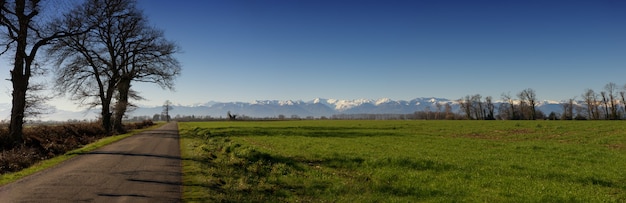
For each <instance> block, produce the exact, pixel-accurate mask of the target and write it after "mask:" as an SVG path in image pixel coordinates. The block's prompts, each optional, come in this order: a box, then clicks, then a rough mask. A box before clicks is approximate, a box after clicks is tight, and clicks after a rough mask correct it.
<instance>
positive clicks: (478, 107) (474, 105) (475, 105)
mask: <svg viewBox="0 0 626 203" xmlns="http://www.w3.org/2000/svg"><path fill="white" fill-rule="evenodd" d="M470 102H471V110H472V112H473V113H474V118H475V119H478V120H484V119H485V110H484V108H483V102H482V96H481V95H480V94H475V95H472V96H471V98H470Z"/></svg>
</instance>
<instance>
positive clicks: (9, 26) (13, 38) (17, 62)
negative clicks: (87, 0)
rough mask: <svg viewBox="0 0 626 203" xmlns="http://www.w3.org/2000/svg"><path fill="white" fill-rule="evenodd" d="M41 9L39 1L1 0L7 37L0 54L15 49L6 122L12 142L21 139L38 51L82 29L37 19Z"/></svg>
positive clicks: (0, 23) (0, 18)
mask: <svg viewBox="0 0 626 203" xmlns="http://www.w3.org/2000/svg"><path fill="white" fill-rule="evenodd" d="M40 11H41V8H40V1H39V0H13V1H10V0H9V1H7V0H0V26H1V27H3V28H5V30H4V33H3V34H4V37H6V46H5V48H6V49H5V50H4V51H3V52H2V53H5V52H6V51H8V50H9V49H12V50H14V51H15V55H14V56H13V57H14V58H13V69H12V70H11V71H10V73H11V83H12V86H13V92H12V93H11V96H12V108H11V121H10V124H9V137H10V139H11V140H13V141H14V142H17V141H20V140H21V139H23V134H22V129H23V126H22V125H23V124H24V116H25V111H26V108H27V97H28V96H27V91H28V90H29V80H30V78H31V76H32V74H33V65H34V64H35V63H34V61H35V56H36V55H37V52H38V51H39V49H40V48H41V47H43V46H45V45H48V44H50V43H51V42H53V41H54V40H56V39H60V38H63V37H67V36H71V35H74V34H77V33H81V32H84V31H82V29H83V27H82V26H75V27H74V28H75V29H70V30H68V29H64V28H65V27H63V26H58V23H59V21H58V20H55V19H45V18H38V17H39V16H40V14H41V13H40ZM74 20H75V19H70V21H74Z"/></svg>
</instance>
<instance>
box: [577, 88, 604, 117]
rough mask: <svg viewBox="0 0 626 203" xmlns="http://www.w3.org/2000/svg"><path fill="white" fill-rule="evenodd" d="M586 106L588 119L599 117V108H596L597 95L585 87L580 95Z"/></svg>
mask: <svg viewBox="0 0 626 203" xmlns="http://www.w3.org/2000/svg"><path fill="white" fill-rule="evenodd" d="M581 96H582V97H583V100H584V102H585V105H586V106H587V114H588V115H587V116H588V118H589V119H590V120H597V119H600V116H599V109H598V95H597V94H596V93H595V92H594V91H593V90H592V89H587V90H585V92H584V93H583V94H582V95H581Z"/></svg>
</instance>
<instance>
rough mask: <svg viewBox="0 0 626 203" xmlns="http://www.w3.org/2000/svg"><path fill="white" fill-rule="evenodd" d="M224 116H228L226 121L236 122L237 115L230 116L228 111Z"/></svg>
mask: <svg viewBox="0 0 626 203" xmlns="http://www.w3.org/2000/svg"><path fill="white" fill-rule="evenodd" d="M226 115H227V116H228V120H231V121H234V120H237V115H236V114H231V113H230V111H228V113H226Z"/></svg>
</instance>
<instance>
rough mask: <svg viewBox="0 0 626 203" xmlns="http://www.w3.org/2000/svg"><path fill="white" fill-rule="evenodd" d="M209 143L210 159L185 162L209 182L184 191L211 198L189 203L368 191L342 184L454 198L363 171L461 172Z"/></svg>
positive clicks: (435, 165)
mask: <svg viewBox="0 0 626 203" xmlns="http://www.w3.org/2000/svg"><path fill="white" fill-rule="evenodd" d="M181 135H182V136H183V137H184V136H189V135H184V134H181ZM212 138H213V137H212ZM194 139H196V140H199V139H198V138H194ZM203 142H204V143H207V145H209V146H210V147H209V148H210V149H209V150H203V153H205V154H202V155H197V156H194V157H185V158H183V160H184V161H193V162H195V163H196V164H198V165H201V167H202V168H203V170H202V171H196V172H194V173H187V174H186V175H189V176H199V177H201V179H202V178H203V179H204V180H205V182H193V183H192V182H185V183H184V186H185V187H195V188H196V190H198V191H205V192H206V193H207V194H208V195H207V196H206V197H185V198H184V199H183V201H207V202H250V201H252V202H285V201H293V200H294V199H295V200H298V201H300V200H302V201H309V200H310V201H323V200H324V199H328V198H330V197H333V196H337V195H345V194H346V193H349V194H351V195H357V196H358V195H359V194H360V193H361V192H364V191H358V190H357V189H354V188H350V186H347V188H338V187H337V185H338V184H342V182H352V183H351V184H356V185H359V186H358V187H360V188H362V189H363V188H364V189H365V190H367V192H368V193H375V194H380V195H383V196H390V197H391V196H396V197H409V198H413V197H420V198H424V199H428V198H433V197H441V196H445V195H447V194H449V193H448V192H445V191H439V190H436V189H433V188H428V187H425V186H424V185H419V184H415V185H414V186H412V187H410V188H405V187H404V186H402V184H394V183H395V182H402V181H404V180H402V178H399V177H395V179H394V177H378V176H376V175H375V174H372V173H362V172H357V171H359V170H360V169H362V168H363V167H365V168H370V169H373V170H387V168H388V167H389V168H400V169H399V170H406V171H409V170H433V171H446V170H453V169H455V168H457V167H456V166H454V165H451V164H446V163H441V162H437V161H433V160H428V159H419V158H389V159H381V160H373V161H371V160H366V159H365V158H361V157H350V156H345V155H342V154H333V155H331V156H327V157H323V158H315V159H311V158H304V157H287V156H281V155H275V154H270V153H266V152H261V151H257V150H255V149H253V148H251V147H248V146H242V145H239V144H233V143H230V142H231V141H230V139H228V138H226V137H218V138H215V139H210V140H204V141H203ZM226 148H228V149H226ZM394 170H397V169H394ZM207 171H210V172H207ZM318 176H320V177H318ZM356 185H355V186H356ZM457 195H458V194H457Z"/></svg>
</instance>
